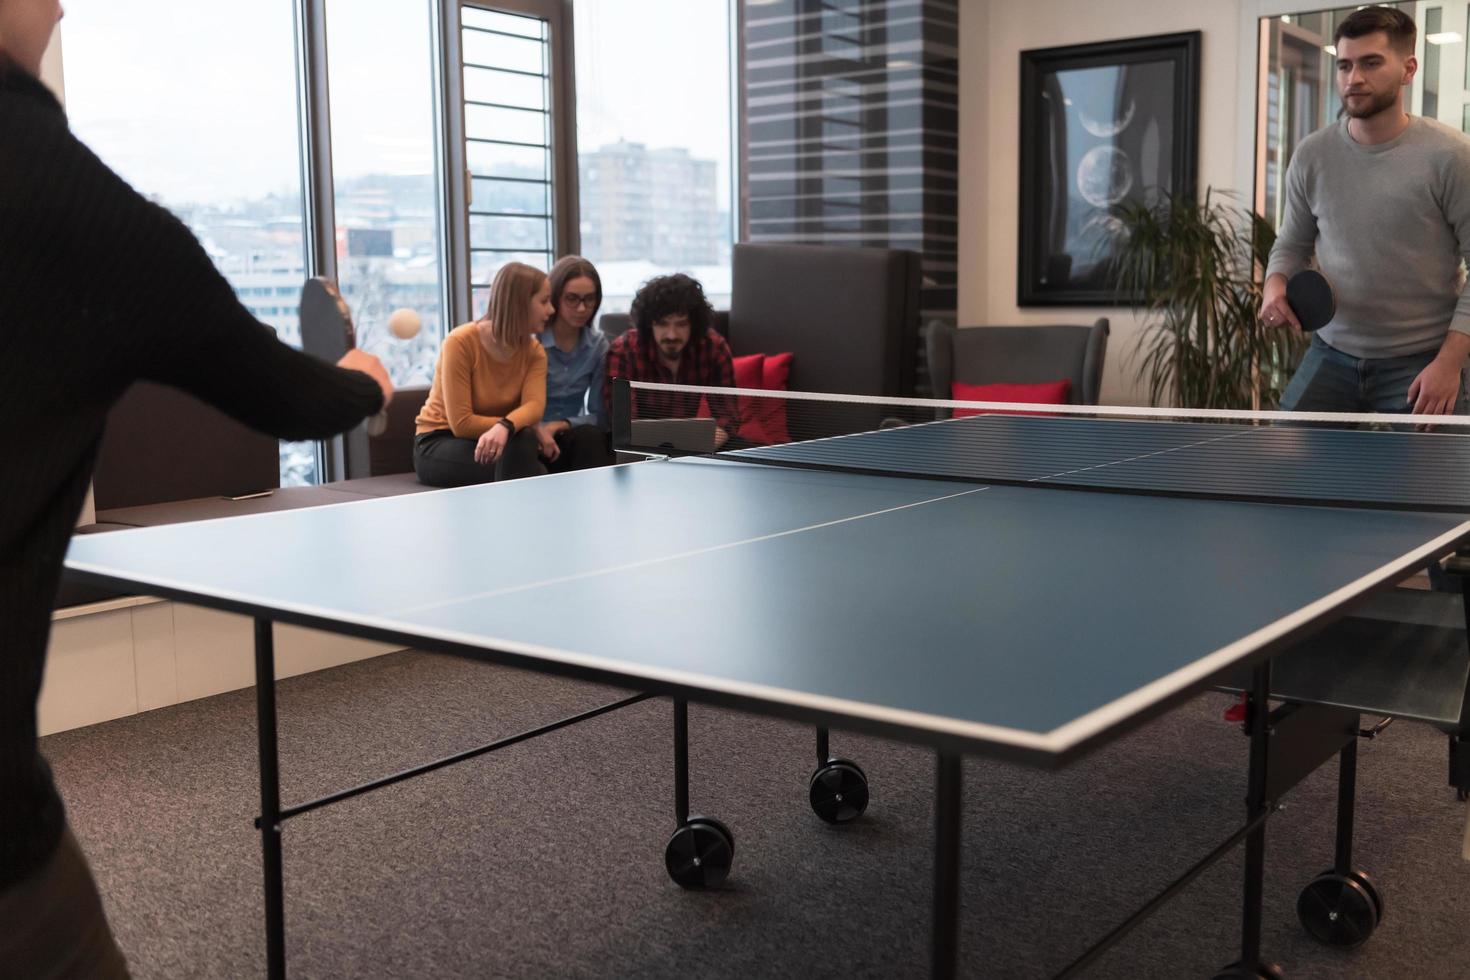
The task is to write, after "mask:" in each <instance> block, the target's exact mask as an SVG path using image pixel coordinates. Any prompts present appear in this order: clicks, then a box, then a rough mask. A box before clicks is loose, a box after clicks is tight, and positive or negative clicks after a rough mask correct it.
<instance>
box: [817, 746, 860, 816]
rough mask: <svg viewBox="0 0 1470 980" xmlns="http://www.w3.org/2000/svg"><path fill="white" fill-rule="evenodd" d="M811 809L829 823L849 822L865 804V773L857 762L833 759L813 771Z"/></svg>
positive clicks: (858, 813)
mask: <svg viewBox="0 0 1470 980" xmlns="http://www.w3.org/2000/svg"><path fill="white" fill-rule="evenodd" d="M809 795H810V797H811V801H812V812H813V813H815V814H816V815H817V816H819V817H821V818H822V819H823V820H825V821H827V822H828V823H851V822H852V821H854V820H856V819H857V818H858V817H860V816H862V815H863V811H864V810H866V809H867V808H868V777H867V776H866V775H864V773H863V770H862V769H861V767H859V766H858V764H857V763H856V762H848V761H847V760H846V759H833V760H831V761H830V762H828V763H827V764H826V765H824V766H822V767H821V768H819V769H818V770H817V771H816V772H814V773H812V781H811V785H810V787H809Z"/></svg>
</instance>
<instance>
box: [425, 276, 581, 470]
mask: <svg viewBox="0 0 1470 980" xmlns="http://www.w3.org/2000/svg"><path fill="white" fill-rule="evenodd" d="M554 312H555V311H554V310H553V309H552V306H551V288H550V285H549V284H548V282H547V279H546V273H544V272H542V271H541V270H539V269H534V268H532V267H531V266H529V265H523V264H522V263H520V262H508V263H506V264H505V265H504V266H502V267H501V269H500V271H499V272H497V273H496V274H495V281H494V282H492V283H491V284H490V308H489V310H488V311H487V312H486V314H485V316H484V317H483V318H482V319H479V320H476V321H474V322H473V323H466V324H462V325H461V326H458V327H455V328H454V329H453V330H451V331H450V332H449V336H447V337H445V338H444V346H443V348H441V349H440V351H439V363H438V365H437V366H436V367H435V368H434V384H433V385H432V387H430V388H429V398H428V401H426V402H424V407H423V410H422V411H420V412H419V415H418V418H417V419H415V420H414V422H415V426H416V428H415V433H416V434H415V435H414V440H413V469H414V472H415V473H416V474H418V478H419V482H420V483H425V484H428V485H429V486H431V487H463V486H468V485H470V484H472V483H490V482H492V481H495V480H514V479H516V478H517V477H522V476H537V475H540V474H542V473H545V472H546V468H545V467H544V466H542V465H541V462H540V460H539V459H538V458H537V449H538V443H537V440H536V423H537V422H540V421H541V415H542V413H543V412H544V411H545V410H546V351H545V349H544V348H542V346H541V344H540V343H538V342H537V340H536V335H537V334H538V333H540V332H541V331H542V330H544V329H545V327H546V321H547V320H548V319H549V318H550V317H551V316H552V314H553V313H554Z"/></svg>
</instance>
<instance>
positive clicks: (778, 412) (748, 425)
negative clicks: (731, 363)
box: [735, 354, 795, 446]
mask: <svg viewBox="0 0 1470 980" xmlns="http://www.w3.org/2000/svg"><path fill="white" fill-rule="evenodd" d="M750 356H751V357H753V358H759V359H760V360H761V378H760V382H759V383H758V384H751V385H747V384H745V383H744V382H743V381H741V380H740V378H739V374H738V370H739V369H738V367H737V369H736V370H737V375H736V383H737V384H739V385H740V387H742V388H759V389H761V390H763V391H785V390H786V379H787V378H788V377H789V376H790V374H791V362H792V360H793V359H794V357H795V355H793V354H752V355H750ZM735 360H736V361H737V362H738V361H740V360H741V359H740V358H738V357H737V358H736V359H735ZM740 418H741V422H740V438H742V439H744V440H745V441H746V442H749V443H753V444H754V445H757V446H771V445H775V444H777V443H782V442H790V441H791V434H790V433H789V432H787V430H786V403H785V401H783V400H782V399H779V398H749V397H746V398H742V399H740Z"/></svg>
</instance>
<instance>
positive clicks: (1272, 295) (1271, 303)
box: [1256, 272, 1302, 330]
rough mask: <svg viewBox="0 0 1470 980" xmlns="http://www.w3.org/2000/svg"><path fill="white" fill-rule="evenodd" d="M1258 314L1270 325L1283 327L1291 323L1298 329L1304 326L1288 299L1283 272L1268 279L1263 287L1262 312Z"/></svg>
mask: <svg viewBox="0 0 1470 980" xmlns="http://www.w3.org/2000/svg"><path fill="white" fill-rule="evenodd" d="M1256 316H1257V318H1259V319H1260V321H1261V322H1262V323H1264V324H1265V325H1266V326H1268V327H1283V326H1286V325H1287V324H1288V323H1289V324H1291V325H1292V326H1293V327H1296V328H1297V329H1298V330H1300V329H1301V328H1302V324H1301V321H1300V320H1298V319H1297V318H1296V313H1295V312H1293V311H1292V308H1291V304H1290V303H1288V302H1287V301H1286V277H1285V276H1283V275H1282V274H1281V273H1279V272H1278V273H1276V274H1275V275H1273V276H1270V277H1268V278H1267V279H1266V285H1265V286H1264V287H1262V289H1261V312H1260V313H1258V314H1256Z"/></svg>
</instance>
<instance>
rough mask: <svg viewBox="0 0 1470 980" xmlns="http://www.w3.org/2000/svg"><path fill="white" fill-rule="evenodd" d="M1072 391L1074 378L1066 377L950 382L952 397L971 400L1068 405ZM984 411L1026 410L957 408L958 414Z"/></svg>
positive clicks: (973, 413) (955, 414)
mask: <svg viewBox="0 0 1470 980" xmlns="http://www.w3.org/2000/svg"><path fill="white" fill-rule="evenodd" d="M1071 394H1072V382H1071V380H1070V379H1067V378H1063V379H1062V380H1060V381H1043V382H1040V383H1038V384H1029V385H1017V384H1005V383H1001V384H991V385H967V384H965V383H964V382H963V381H954V382H951V383H950V386H949V397H951V398H954V399H956V400H958V401H967V402H1024V403H1025V404H1027V405H1065V404H1067V400H1068V398H1070V397H1071ZM981 414H996V415H1006V414H1022V413H1016V412H994V413H986V412H984V410H983V409H977V408H957V409H955V410H954V417H955V418H957V419H962V418H965V417H966V416H968V415H981Z"/></svg>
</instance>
